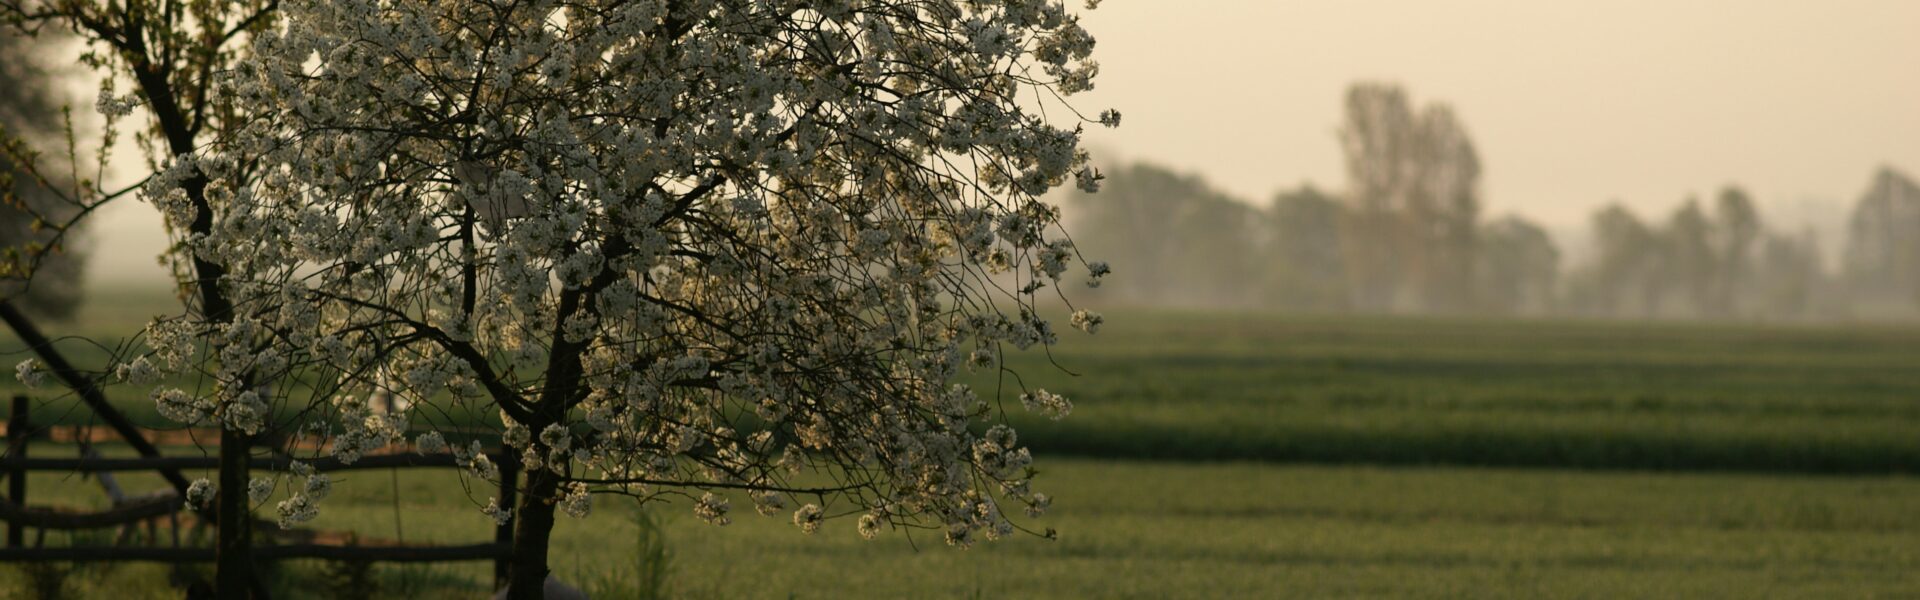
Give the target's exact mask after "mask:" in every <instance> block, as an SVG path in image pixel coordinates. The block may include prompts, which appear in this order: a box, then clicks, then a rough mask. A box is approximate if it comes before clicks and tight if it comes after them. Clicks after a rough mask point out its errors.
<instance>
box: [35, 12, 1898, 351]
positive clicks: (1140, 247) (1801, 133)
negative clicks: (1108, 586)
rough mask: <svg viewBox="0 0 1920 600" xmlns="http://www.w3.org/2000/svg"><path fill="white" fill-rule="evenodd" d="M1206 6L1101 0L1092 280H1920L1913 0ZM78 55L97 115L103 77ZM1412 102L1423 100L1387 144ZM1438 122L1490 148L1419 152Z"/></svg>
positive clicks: (1781, 292) (1388, 286)
mask: <svg viewBox="0 0 1920 600" xmlns="http://www.w3.org/2000/svg"><path fill="white" fill-rule="evenodd" d="M1204 5H1205V10H1195V7H1194V6H1192V5H1188V4H1183V3H1166V2H1139V1H1131V2H1129V1H1122V0H1114V1H1110V2H1106V3H1104V4H1102V6H1101V8H1100V10H1097V11H1091V12H1089V13H1087V16H1086V20H1087V21H1088V25H1089V27H1090V28H1091V29H1092V30H1093V31H1097V32H1100V33H1101V43H1100V45H1099V48H1098V50H1097V52H1096V54H1095V56H1096V58H1097V59H1099V60H1100V61H1101V63H1102V70H1101V74H1100V78H1099V80H1098V81H1099V87H1098V88H1097V89H1096V90H1094V91H1092V92H1089V93H1087V94H1085V95H1084V96H1082V97H1080V98H1077V99H1076V105H1078V106H1081V107H1082V108H1086V109H1090V110H1095V111H1097V110H1099V109H1101V108H1105V107H1109V106H1111V107H1114V108H1117V109H1119V110H1120V111H1121V112H1122V113H1123V114H1124V115H1125V119H1124V123H1123V125H1122V126H1121V127H1120V128H1118V129H1113V130H1106V129H1103V128H1093V129H1089V131H1088V132H1087V135H1088V138H1089V141H1090V142H1091V143H1092V144H1093V145H1094V146H1095V147H1096V148H1097V157H1098V158H1099V159H1100V160H1101V161H1102V164H1103V165H1105V166H1104V170H1105V171H1106V172H1107V173H1108V174H1109V179H1108V180H1107V182H1106V187H1105V190H1104V191H1103V192H1102V193H1101V194H1099V195H1097V196H1094V197H1090V198H1077V197H1070V196H1067V195H1063V196H1062V197H1061V198H1058V200H1059V201H1060V203H1061V204H1062V205H1064V207H1065V208H1066V211H1067V214H1068V217H1069V221H1070V225H1071V226H1072V229H1071V230H1072V231H1073V233H1074V234H1075V236H1076V239H1077V240H1078V241H1079V242H1080V243H1081V247H1082V250H1083V252H1085V253H1086V254H1087V256H1088V257H1089V258H1090V259H1093V260H1108V261H1110V262H1112V263H1113V265H1114V267H1115V270H1116V273H1115V276H1114V277H1112V278H1111V279H1109V280H1108V286H1107V287H1106V288H1103V289H1102V290H1101V291H1099V292H1098V294H1099V295H1100V297H1101V299H1100V300H1098V301H1102V302H1106V303H1109V304H1172V305H1189V306H1236V307H1255V308H1259V307H1270V308H1281V309H1301V310H1317V311H1369V312H1375V311H1377V312H1425V311H1437V312H1472V313H1513V314H1546V313H1576V314H1612V315H1621V316H1647V315H1652V316H1692V315H1703V316H1736V317H1738V316H1769V315H1788V316H1795V317H1804V316H1834V317H1845V316H1854V317H1864V316H1896V315H1906V314H1908V313H1910V312H1912V311H1913V307H1914V306H1915V304H1916V302H1915V301H1914V296H1913V295H1912V293H1911V292H1910V290H1908V289H1907V288H1911V287H1912V284H1911V283H1910V282H1911V281H1912V278H1911V275H1901V276H1898V277H1895V278H1894V279H1892V280H1888V279H1887V278H1884V277H1880V278H1876V277H1873V276H1871V275H1870V274H1871V273H1873V272H1874V271H1872V269H1866V270H1862V268H1861V266H1860V265H1861V264H1864V263H1859V262H1858V261H1856V262H1855V263H1849V262H1848V261H1849V258H1848V257H1849V256H1856V257H1863V256H1866V255H1867V254H1871V253H1872V252H1880V253H1881V254H1884V255H1885V258H1884V260H1881V262H1882V263H1884V264H1882V265H1881V267H1879V268H1881V269H1883V270H1888V269H1890V270H1891V271H1888V272H1893V271H1900V270H1901V269H1903V268H1904V269H1905V272H1906V273H1912V272H1914V268H1915V267H1914V266H1913V265H1912V264H1906V263H1899V262H1898V261H1900V260H1908V259H1905V258H1900V257H1901V256H1905V255H1902V254H1900V252H1901V251H1902V250H1900V248H1902V247H1903V246H1901V244H1903V243H1904V244H1907V245H1908V246H1911V245H1912V244H1914V243H1915V242H1914V240H1916V239H1920V233H1913V232H1912V231H1913V230H1912V229H1903V227H1909V228H1910V227H1913V225H1912V224H1906V225H1902V223H1903V221H1901V219H1902V218H1906V219H1909V220H1911V219H1913V218H1914V217H1913V215H1912V214H1911V213H1912V212H1913V211H1915V210H1920V209H1915V208H1913V200H1912V199H1911V198H1910V192H1908V191H1902V190H1910V187H1906V186H1910V184H1911V181H1910V178H1909V177H1908V176H1907V175H1910V174H1911V173H1913V170H1914V169H1916V168H1920V77H1916V76H1914V74H1913V65H1915V64H1920V40H1916V38H1915V36H1914V35H1913V31H1914V25H1915V24H1916V23H1920V3H1911V2H1894V1H1867V0H1842V1H1838V2H1824V3H1771V2H1765V3H1756V2H1733V1H1695V2H1686V3H1666V2H1643V1H1628V2H1608V3H1598V2H1592V3H1534V2H1518V1H1514V2H1504V1H1467V2H1448V3H1409V2H1384V1H1366V0H1360V1H1326V2H1267V1H1254V0H1245V1H1242V0H1212V1H1208V2H1205V3H1204ZM68 78H69V80H70V83H71V85H69V86H68V89H69V90H70V93H69V94H68V95H69V96H70V98H69V99H68V101H69V102H71V103H72V104H73V105H74V106H76V107H77V108H76V111H75V112H76V113H77V114H81V115H86V114H88V113H89V111H88V110H87V107H89V106H90V104H91V98H92V90H93V89H95V87H94V84H95V81H94V80H93V79H92V76H91V75H89V74H86V73H71V74H69V75H68ZM1355 90H1376V91H1379V92H1380V93H1379V94H1375V95H1374V96H1370V97H1371V98H1373V100H1368V102H1373V103H1374V104H1370V105H1369V106H1372V107H1373V108H1372V109H1369V110H1377V111H1385V112H1381V113H1379V114H1376V115H1374V116H1375V117H1378V118H1376V119H1375V120H1376V121H1380V122H1381V124H1380V125H1379V126H1378V128H1377V131H1375V133H1379V134H1381V135H1382V136H1385V137H1381V138H1380V140H1381V143H1382V144H1386V146H1382V147H1381V148H1379V149H1378V150H1379V151H1380V152H1379V153H1378V154H1381V155H1382V156H1385V155H1394V154H1395V153H1399V152H1402V151H1410V150H1409V149H1413V148H1422V147H1425V148H1427V150H1422V152H1421V153H1424V154H1426V155H1427V156H1426V158H1408V157H1404V156H1401V157H1398V158H1379V157H1376V159H1375V160H1373V161H1372V162H1369V161H1368V160H1356V155H1355V152H1356V148H1355V147H1354V144H1353V143H1352V141H1351V139H1350V138H1351V136H1349V135H1346V134H1345V133H1343V132H1349V131H1351V130H1352V129H1353V128H1354V127H1355V126H1356V123H1357V121H1356V120H1355V116H1354V110H1355V108H1354V102H1355V96H1354V92H1355ZM1388 96H1396V97H1398V98H1399V100H1390V99H1387V98H1388ZM1396 102H1400V103H1403V104H1404V108H1405V115H1402V116H1404V117H1405V120H1406V121H1408V122H1407V123H1402V124H1401V125H1409V124H1411V125H1410V126H1407V127H1404V129H1405V131H1403V132H1402V133H1405V134H1406V135H1404V136H1402V137H1401V138H1400V141H1399V142H1391V143H1389V142H1387V141H1385V140H1389V139H1392V136H1391V135H1387V134H1386V132H1389V131H1394V130H1395V127H1398V126H1396V125H1390V124H1387V123H1390V122H1392V121H1393V120H1394V119H1400V118H1402V116H1396V115H1395V114H1392V113H1396V111H1399V108H1396V107H1394V106H1393V105H1394V103H1396ZM1436 115H1444V116H1436ZM1442 121H1444V122H1445V123H1444V124H1442V125H1436V123H1441V122H1442ZM1438 129H1446V130H1449V131H1450V132H1448V133H1443V134H1434V133H1432V132H1433V131H1435V130H1438ZM1422 130H1426V132H1425V133H1422ZM83 139H84V136H83ZM1395 144H1398V146H1395ZM1448 144H1453V145H1455V146H1456V147H1455V148H1454V149H1455V150H1458V149H1459V147H1461V146H1460V145H1462V144H1464V146H1463V147H1465V148H1467V149H1470V150H1471V152H1470V158H1471V161H1470V162H1471V166H1472V167H1473V168H1472V169H1465V168H1464V167H1465V166H1466V165H1467V164H1468V163H1467V162H1463V161H1464V160H1465V159H1464V158H1463V157H1467V154H1462V153H1460V152H1452V153H1451V154H1450V155H1449V154H1448V153H1446V152H1439V153H1438V154H1436V153H1435V152H1432V151H1429V150H1431V149H1432V148H1437V147H1442V146H1447V145H1448ZM1389 147H1397V148H1400V150H1393V149H1391V148H1389ZM131 155H132V153H131V152H123V153H121V155H120V156H121V158H122V159H123V160H124V159H130V158H132V157H131ZM1364 165H1373V166H1372V167H1366V166H1364ZM1396 165H1397V166H1396ZM1356 169H1362V170H1367V169H1386V170H1388V171H1392V170H1395V169H1408V170H1411V171H1418V172H1419V174H1418V175H1406V176H1405V177H1388V176H1380V177H1374V178H1372V179H1370V180H1367V181H1362V180H1360V178H1356ZM131 170H134V169H129V171H131ZM1469 171H1471V172H1472V175H1471V176H1468V172H1469ZM1903 173H1905V174H1907V175H1903ZM1439 179H1445V180H1446V181H1439ZM1383 186H1384V187H1383ZM1876 190H1878V191H1876ZM1436 194H1437V195H1436ZM1876 194H1877V196H1876ZM1901 194H1909V195H1908V196H1902V195H1901ZM1869 196H1875V197H1882V198H1885V200H1873V201H1870V200H1869ZM1735 197H1738V198H1741V199H1740V200H1730V199H1729V198H1735ZM1901 198H1907V199H1905V200H1902V199H1901ZM1876 202H1878V204H1875V203H1876ZM1863 205H1873V206H1880V207H1881V208H1877V209H1873V210H1878V211H1880V212H1879V213H1876V214H1880V215H1881V216H1882V217H1884V218H1876V219H1877V220H1876V219H1869V220H1872V221H1874V222H1873V223H1872V224H1869V225H1867V226H1866V227H1867V229H1871V230H1873V231H1876V232H1877V233H1876V234H1875V235H1878V236H1880V237H1879V238H1876V239H1879V240H1880V243H1879V245H1878V247H1879V248H1880V249H1879V250H1872V251H1868V250H1860V249H1857V248H1867V247H1869V246H1873V243H1871V242H1870V241H1869V240H1866V238H1863V237H1861V236H1860V235H1857V232H1856V219H1855V215H1856V214H1857V213H1859V212H1860V210H1861V207H1862V206H1863ZM1689 206H1691V207H1693V208H1688V207H1689ZM1740 206H1745V207H1746V209H1741V208H1739V207H1740ZM1196 207H1198V208H1196ZM1448 207H1451V209H1450V210H1442V209H1445V208H1448ZM1468 207H1470V208H1471V209H1470V210H1464V209H1467V208H1468ZM1723 208H1724V209H1725V210H1722V209H1723ZM1743 210H1745V211H1746V212H1750V213H1751V214H1743V212H1742V211H1743ZM1902 211H1906V212H1902ZM1189 213H1191V216H1190V218H1185V220H1176V221H1161V222H1160V224H1159V226H1149V227H1144V228H1136V229H1127V228H1126V227H1125V226H1124V224H1125V223H1128V222H1132V223H1136V224H1137V223H1139V222H1141V221H1142V220H1143V219H1164V218H1166V217H1167V216H1168V215H1174V214H1189ZM98 216H99V217H100V218H98V219H96V220H95V221H94V223H93V224H92V229H91V231H89V232H88V237H89V239H90V240H91V244H90V245H91V246H92V250H93V252H92V253H91V255H92V256H91V259H90V265H89V266H90V268H89V269H87V277H86V280H87V282H88V287H90V288H97V289H103V290H111V289H117V288H123V287H129V286H134V287H144V286H156V285H162V284H164V283H165V281H166V276H165V274H164V272H163V271H162V270H161V269H160V268H159V267H158V266H157V265H156V263H155V261H154V258H153V257H154V256H155V255H156V254H158V253H159V251H160V249H161V248H162V247H163V245H164V244H165V241H164V238H163V237H162V236H161V235H160V228H159V225H158V217H157V215H155V214H154V213H153V211H152V209H151V207H148V206H145V205H142V204H137V203H133V202H120V203H116V205H114V206H112V207H110V208H108V209H107V210H106V211H105V212H104V213H103V214H101V215H98ZM1603 221H1604V222H1605V225H1602V222H1603ZM1173 223H1178V226H1177V227H1176V226H1172V225H1170V224H1173ZM1603 232H1611V234H1613V236H1612V237H1611V238H1609V237H1608V236H1606V235H1602V233H1603ZM1734 247H1738V248H1739V251H1738V253H1737V254H1738V255H1739V256H1734V255H1733V254H1734V251H1733V250H1732V248H1734ZM1629 250H1631V252H1629ZM1910 250H1911V248H1908V250H1907V251H1910ZM1862 252H1866V253H1867V254H1862ZM1863 260H1864V259H1863ZM1903 264H1905V265H1906V266H1904V267H1903V266H1901V265H1903ZM1168 265H1180V267H1178V268H1175V267H1171V266H1168ZM1850 265H1851V266H1850ZM1850 269H1851V270H1850ZM1850 273H1851V274H1850ZM1899 277H1906V278H1907V279H1905V280H1900V279H1899ZM1901 281H1906V282H1909V283H1901ZM1865 282H1876V283H1875V284H1874V285H1873V286H1865V287H1872V288H1876V289H1870V290H1869V289H1863V288H1862V286H1863V285H1864V283H1865ZM1876 286H1877V287H1876ZM1903 286H1904V287H1903ZM1730 298H1731V300H1730ZM1729 302H1731V303H1729Z"/></svg>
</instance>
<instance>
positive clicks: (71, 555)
mask: <svg viewBox="0 0 1920 600" xmlns="http://www.w3.org/2000/svg"><path fill="white" fill-rule="evenodd" d="M116 416H117V415H116ZM9 417H10V418H9V419H8V420H7V422H6V424H5V428H6V433H7V445H6V447H7V453H6V455H5V456H4V457H0V477H5V478H6V479H7V495H6V498H5V499H4V500H0V521H6V523H7V540H6V542H7V543H6V545H5V546H4V547H0V562H55V561H79V562H98V561H142V562H164V563H191V562H211V561H213V560H214V559H215V554H214V549H213V548H211V547H179V546H175V547H163V546H120V545H116V546H71V547H42V546H41V544H40V543H39V540H42V539H44V537H45V532H46V531H47V530H50V529H51V530H74V529H104V528H112V527H132V526H134V525H136V524H138V523H140V522H142V521H149V520H152V519H158V518H162V517H172V516H174V515H176V514H177V513H178V512H179V511H180V510H181V509H183V508H184V504H185V503H184V502H183V501H182V500H180V498H179V496H178V495H177V493H175V492H174V490H172V489H168V490H166V491H167V492H168V493H167V494H164V495H163V494H153V495H150V496H146V497H141V498H139V499H136V500H135V501H130V502H125V503H118V504H117V505H116V506H115V507H113V508H110V509H106V510H102V511H92V512H89V511H81V510H71V509H59V508H49V507H36V506H29V505H28V504H27V491H28V490H27V476H26V475H27V473H31V472H35V471H60V472H68V473H100V474H104V473H109V472H123V471H154V472H158V473H160V474H162V475H163V476H166V477H167V478H168V479H169V480H171V479H174V478H175V477H179V476H180V473H181V472H183V471H186V470H192V469H218V468H219V467H220V459H219V457H217V456H165V455H163V454H161V453H160V452H159V450H158V448H156V447H154V446H153V445H152V444H150V443H148V442H147V439H146V435H147V434H150V433H153V432H147V431H141V430H137V429H131V428H128V427H115V432H116V433H119V434H121V436H122V437H125V438H126V439H127V441H128V442H129V443H130V444H131V445H133V446H134V447H135V449H136V450H137V451H139V452H140V453H141V454H142V456H138V457H113V458H108V457H102V456H98V455H92V454H90V455H85V456H81V457H77V458H34V457H32V456H31V455H30V454H29V452H28V447H29V442H31V441H33V440H34V439H35V438H46V439H52V440H56V441H59V440H63V439H65V440H70V441H77V442H78V443H81V444H86V443H90V442H92V441H96V434H97V432H94V431H91V429H90V428H79V427H66V428H64V429H65V431H59V430H58V429H60V428H39V429H36V428H34V427H33V426H32V420H31V418H32V415H31V414H30V402H29V400H28V398H27V397H25V396H15V397H14V398H13V406H12V411H11V413H10V415H9ZM121 420H122V421H124V419H121ZM49 433H53V434H54V435H48V434H49ZM175 433H176V435H177V434H178V432H175ZM193 433H194V432H189V433H188V435H192V434H193ZM62 434H64V435H62ZM197 439H219V437H218V436H217V435H215V436H202V437H199V438H197ZM485 454H486V455H487V456H488V457H489V458H491V459H492V460H493V461H494V463H495V464H496V465H497V466H498V467H499V469H500V482H499V484H500V485H499V492H498V493H499V496H498V497H499V499H500V502H502V503H503V504H506V505H508V506H511V505H512V504H511V503H512V502H513V501H514V496H515V493H516V491H517V490H516V488H517V486H518V480H519V461H518V460H516V459H515V457H514V456H513V455H512V454H510V453H506V452H503V451H501V450H499V449H492V450H489V451H487V452H486V453H485ZM295 460H298V459H296V458H294V457H289V456H271V457H258V458H254V459H252V460H251V461H250V462H249V465H248V466H249V468H250V469H261V470H268V471H287V470H290V469H291V468H292V465H293V463H294V461H295ZM300 462H304V463H306V464H308V465H310V466H312V467H313V469H314V470H315V471H320V472H330V471H350V470H364V469H404V468H453V467H459V466H461V465H460V464H459V462H458V461H457V460H455V457H454V455H453V454H451V453H433V454H426V453H419V452H385V453H377V454H370V455H367V456H363V457H360V459H359V460H355V461H353V462H352V463H347V462H344V461H341V460H340V459H338V458H335V457H318V458H314V459H310V460H301V461H300ZM102 477H103V478H104V477H106V476H105V475H102ZM163 496H164V497H163ZM150 526H151V525H150ZM175 527H176V529H177V527H178V524H177V522H176V525H175ZM28 528H34V529H39V530H40V531H41V534H40V538H38V539H37V540H36V542H35V543H34V544H33V546H31V547H29V546H28V545H27V544H26V543H25V542H26V539H25V538H26V536H25V533H26V529H28ZM150 537H152V538H155V540H154V541H155V542H157V541H158V540H157V535H155V536H150ZM334 537H339V536H334ZM175 538H176V543H177V539H178V532H177V531H176V533H175ZM512 541H513V530H512V529H511V527H510V525H500V526H497V527H496V528H495V529H494V536H493V541H491V542H483V543H476V544H466V545H436V546H408V545H386V544H382V545H358V544H352V543H349V544H315V543H294V544H278V545H261V546H257V547H255V548H254V550H253V552H252V555H253V557H254V558H255V559H257V560H286V559H330V560H355V561H375V562H452V561H472V560H491V561H493V563H494V579H495V583H496V584H499V583H501V582H504V581H505V580H506V579H505V578H506V575H507V566H508V563H509V561H508V559H509V557H510V556H511V554H512Z"/></svg>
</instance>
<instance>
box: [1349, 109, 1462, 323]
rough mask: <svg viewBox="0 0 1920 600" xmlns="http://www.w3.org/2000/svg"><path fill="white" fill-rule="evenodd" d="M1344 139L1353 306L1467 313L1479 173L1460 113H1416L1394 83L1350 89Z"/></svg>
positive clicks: (1446, 110) (1433, 110)
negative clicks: (1458, 115)
mask: <svg viewBox="0 0 1920 600" xmlns="http://www.w3.org/2000/svg"><path fill="white" fill-rule="evenodd" d="M1340 141H1341V147H1342V149H1343V151H1344V153H1345V157H1346V169H1347V179H1348V190H1347V194H1348V202H1349V210H1348V224H1347V227H1346V234H1345V235H1344V236H1343V242H1344V244H1345V251H1346V253H1347V266H1348V269H1349V274H1350V281H1351V282H1352V284H1353V290H1352V296H1353V300H1354V304H1355V305H1356V306H1358V307H1361V308H1365V309H1374V310H1383V309H1385V310H1393V309H1406V308H1427V309H1434V310H1461V309H1464V308H1467V307H1469V306H1470V305H1471V303H1472V291H1473V286H1472V281H1473V276H1472V274H1473V269H1474V266H1475V263H1476V262H1477V260H1478V254H1477V252H1475V250H1474V244H1475V237H1474V236H1475V233H1476V231H1477V227H1476V219H1478V217H1479V208H1480V206H1479V180H1480V169H1481V167H1480V160H1479V156H1478V154H1477V152H1476V151H1475V149H1474V146H1473V143H1472V141H1471V140H1470V139H1469V136H1468V135H1467V133H1466V129H1465V127H1464V126H1463V125H1462V124H1461V123H1460V120H1459V119H1458V118H1457V117H1456V116H1455V115H1454V112H1453V110H1452V109H1451V108H1450V107H1447V106H1446V105H1442V104H1433V105H1428V106H1427V107H1426V108H1425V109H1423V110H1422V111H1420V112H1418V113H1416V112H1415V111H1414V109H1413V107H1412V105H1411V103H1410V102H1409V100H1408V97H1407V94H1406V92H1405V91H1404V90H1402V89H1401V88H1400V87H1399V86H1397V85H1392V84H1381V83H1361V84H1356V85H1354V86H1353V87H1351V88H1349V89H1348V91H1347V98H1346V116H1345V121H1344V124H1343V125H1342V127H1341V129H1340Z"/></svg>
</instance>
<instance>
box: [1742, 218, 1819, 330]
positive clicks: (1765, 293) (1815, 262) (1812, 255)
mask: <svg viewBox="0 0 1920 600" xmlns="http://www.w3.org/2000/svg"><path fill="white" fill-rule="evenodd" d="M1754 279H1755V284H1756V287H1757V288H1758V300H1759V305H1760V306H1759V307H1760V310H1761V312H1762V314H1765V315H1768V316H1774V317H1801V316H1806V315H1808V314H1810V313H1812V312H1813V311H1814V309H1815V308H1816V294H1817V293H1818V292H1819V291H1820V290H1822V289H1825V288H1826V276H1825V274H1824V273H1823V271H1822V268H1821V257H1820V244H1819V243H1818V241H1817V240H1816V239H1815V237H1814V233H1813V230H1811V229H1809V230H1807V231H1805V232H1803V233H1801V234H1800V235H1799V236H1787V235H1780V234H1773V233H1769V234H1766V235H1765V236H1764V237H1763V238H1762V242H1761V244H1760V251H1759V258H1758V260H1757V261H1756V272H1755V273H1754Z"/></svg>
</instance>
